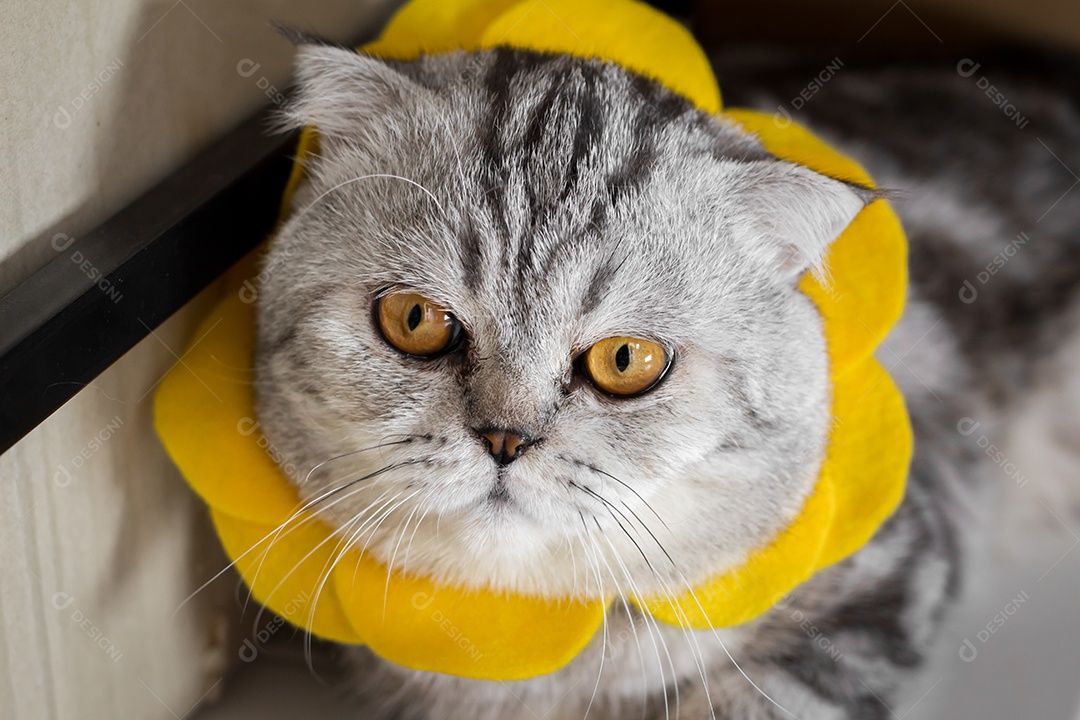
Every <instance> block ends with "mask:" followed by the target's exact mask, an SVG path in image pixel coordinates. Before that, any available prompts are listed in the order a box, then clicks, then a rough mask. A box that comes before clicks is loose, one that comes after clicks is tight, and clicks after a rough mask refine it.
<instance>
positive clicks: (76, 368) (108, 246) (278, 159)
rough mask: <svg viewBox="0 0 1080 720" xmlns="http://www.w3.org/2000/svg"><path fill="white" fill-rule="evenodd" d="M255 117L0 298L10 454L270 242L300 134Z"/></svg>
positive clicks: (0, 371)
mask: <svg viewBox="0 0 1080 720" xmlns="http://www.w3.org/2000/svg"><path fill="white" fill-rule="evenodd" d="M267 113H268V111H264V112H262V113H260V114H259V115H257V116H255V117H254V118H251V119H250V120H248V121H247V122H245V123H244V124H242V125H241V126H239V127H238V128H236V129H235V130H233V131H232V132H230V133H229V134H228V135H227V136H226V137H225V138H223V139H222V140H220V141H219V142H217V143H216V144H214V145H213V146H212V147H211V148H209V149H208V150H207V151H206V152H204V153H203V154H202V155H200V156H199V157H197V158H196V159H195V160H194V161H192V162H191V163H189V164H188V165H186V166H184V167H182V168H180V169H179V170H177V171H176V172H175V173H173V174H172V175H170V176H169V177H168V178H166V179H165V180H163V181H162V182H161V183H159V184H158V185H157V186H156V187H154V188H153V189H151V190H150V191H149V192H148V193H146V194H145V195H143V196H142V197H140V198H139V199H137V200H135V201H134V202H133V203H131V204H130V205H128V206H127V207H126V208H124V209H123V210H121V211H120V212H119V213H117V214H116V215H115V216H113V217H112V218H110V219H109V220H108V221H107V222H105V224H104V225H102V226H101V227H99V228H97V229H96V230H94V231H93V232H90V233H88V234H86V235H84V236H82V237H80V238H77V239H75V240H74V241H71V240H70V238H68V237H67V236H65V235H57V236H55V237H54V238H53V240H52V242H53V247H54V248H57V249H60V248H63V249H62V250H61V251H60V254H59V255H58V256H57V257H56V258H55V259H53V260H52V261H50V262H49V263H48V264H47V265H45V267H43V268H41V270H39V271H38V272H36V273H34V274H33V275H32V276H30V277H29V278H28V279H27V280H25V281H24V282H23V283H21V284H20V285H18V286H17V287H15V288H14V289H13V290H11V291H10V292H9V293H7V294H6V295H4V296H3V297H0V398H2V399H3V400H2V402H0V452H4V451H6V450H7V449H8V448H10V447H11V446H12V445H14V444H15V443H16V442H18V440H19V439H21V438H22V437H23V436H24V435H26V434H27V433H28V432H30V431H31V430H32V429H33V428H34V427H35V426H37V425H38V424H39V423H40V422H42V421H43V420H45V418H47V417H48V416H49V415H51V414H52V413H53V411H55V410H56V409H57V408H59V407H60V406H61V405H63V404H64V403H65V402H67V400H68V399H69V398H71V397H72V396H73V395H75V393H77V392H78V391H79V390H81V389H82V388H83V387H84V386H85V385H86V384H87V383H89V382H90V381H92V380H93V379H94V378H95V377H97V376H98V375H99V374H100V373H101V372H103V371H104V370H105V369H106V368H108V367H109V366H110V365H111V364H112V363H113V362H115V361H116V360H117V359H118V358H119V357H120V356H121V355H123V354H124V353H125V352H127V351H128V350H129V349H131V348H132V347H133V346H134V345H135V344H136V343H137V342H139V341H140V340H142V339H143V338H144V337H146V336H147V335H148V334H149V333H150V330H151V329H153V328H156V327H157V326H158V325H160V324H161V323H162V322H164V321H165V320H166V319H167V318H168V317H169V316H170V315H172V314H173V313H174V312H176V311H177V310H179V309H180V308H181V307H182V306H183V305H184V304H185V303H186V302H188V301H189V300H191V299H192V298H193V297H194V296H195V295H196V294H197V293H198V292H199V291H200V290H202V289H203V288H205V287H206V286H207V285H209V284H210V283H211V282H212V281H213V280H214V279H215V278H217V277H218V276H219V275H221V274H222V273H223V272H225V271H226V270H227V269H228V268H229V266H231V265H232V264H234V263H235V262H236V261H237V260H239V259H240V258H242V257H243V256H244V255H245V254H247V253H248V252H249V251H250V250H251V249H252V248H254V247H255V246H256V245H258V244H259V243H260V242H261V241H262V240H264V239H265V238H266V235H267V233H269V232H270V230H271V229H272V228H273V226H274V222H275V220H276V218H277V213H278V208H279V206H280V202H281V192H282V189H283V188H284V185H285V182H286V180H287V178H288V173H289V169H290V167H291V165H292V162H291V159H290V155H291V154H292V153H293V151H294V149H295V146H296V139H297V135H296V134H295V133H293V134H290V135H288V136H282V135H278V136H273V137H271V136H268V135H267V131H266V128H267V127H268V115H267Z"/></svg>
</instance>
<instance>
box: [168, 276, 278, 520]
mask: <svg viewBox="0 0 1080 720" xmlns="http://www.w3.org/2000/svg"><path fill="white" fill-rule="evenodd" d="M239 290H240V288H239V287H231V288H230V289H229V290H228V291H227V294H226V295H225V297H224V298H223V299H222V300H221V301H220V302H219V303H218V305H217V306H216V307H215V308H214V310H213V311H212V312H211V313H210V314H209V315H208V316H207V317H206V318H205V319H204V320H203V321H202V322H201V323H200V324H199V327H198V328H197V329H196V331H195V334H194V336H193V338H192V342H193V343H194V344H192V345H190V346H189V347H188V349H187V351H186V352H185V353H184V355H183V356H182V358H181V360H180V361H178V362H177V363H176V365H174V366H173V368H172V369H171V370H170V371H169V373H168V374H167V375H166V376H165V379H164V380H162V381H161V385H160V386H159V387H158V390H157V394H156V396H155V398H154V424H155V427H156V429H157V432H158V436H159V437H160V438H161V441H162V444H164V446H165V449H166V450H167V451H168V453H169V455H170V456H171V457H172V459H173V462H175V463H176V465H177V467H178V468H180V472H181V473H183V475H184V477H185V478H187V481H188V482H189V483H190V484H191V486H192V487H193V488H194V489H195V491H196V492H198V493H199V495H200V496H202V498H203V499H204V500H205V501H206V502H207V504H208V505H210V506H211V507H213V508H216V509H217V510H219V511H220V512H223V513H226V514H228V515H232V516H234V517H238V518H242V519H245V520H250V521H252V522H256V523H273V524H276V523H278V522H280V521H281V520H283V519H284V518H286V517H288V516H289V514H290V513H291V512H292V511H293V510H294V509H296V507H297V497H296V494H295V492H294V491H293V489H292V486H291V485H290V484H289V483H288V481H287V480H286V479H285V478H284V477H283V476H282V474H281V470H279V469H278V466H277V464H276V463H275V462H274V460H273V459H272V458H271V455H273V454H274V452H275V450H274V448H273V447H272V446H270V445H269V441H267V440H266V438H264V437H263V434H262V432H261V429H260V426H259V425H257V421H256V419H255V398H254V392H253V390H252V385H251V382H252V372H251V367H252V352H253V347H254V343H255V313H254V305H253V304H246V303H244V302H243V301H242V300H241V299H240V292H239ZM278 457H280V455H279V456H278Z"/></svg>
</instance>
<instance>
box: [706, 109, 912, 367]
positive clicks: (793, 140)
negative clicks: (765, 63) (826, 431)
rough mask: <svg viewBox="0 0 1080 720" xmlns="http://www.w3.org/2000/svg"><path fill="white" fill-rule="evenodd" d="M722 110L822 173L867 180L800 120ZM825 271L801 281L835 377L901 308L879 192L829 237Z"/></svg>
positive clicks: (900, 286)
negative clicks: (821, 323) (818, 318)
mask: <svg viewBox="0 0 1080 720" xmlns="http://www.w3.org/2000/svg"><path fill="white" fill-rule="evenodd" d="M721 117H724V118H728V119H730V120H733V121H735V122H736V123H738V124H739V125H741V126H742V127H743V128H744V129H746V130H748V131H750V132H752V133H754V134H755V135H757V137H758V138H759V139H760V140H761V142H762V144H763V145H764V146H765V149H766V150H768V151H769V152H771V153H773V154H774V155H776V156H777V157H780V158H783V159H785V160H790V161H792V162H795V163H798V164H800V165H805V166H806V167H808V168H810V169H811V170H815V171H817V172H820V173H822V174H825V175H828V176H829V177H834V178H838V179H841V180H848V181H852V182H857V183H860V184H862V185H866V186H868V187H873V183H872V181H871V180H870V177H869V176H868V175H867V174H866V171H865V170H863V169H862V168H861V167H859V165H858V163H856V162H855V161H853V160H851V159H850V158H847V157H845V156H843V155H841V154H840V153H838V152H836V151H835V150H834V149H832V148H831V147H829V146H828V145H826V144H825V143H824V142H822V141H821V140H819V139H818V138H817V137H816V136H814V135H813V134H812V133H810V132H809V131H808V130H806V129H805V128H803V127H800V126H798V125H795V124H792V123H791V121H789V120H784V119H783V118H780V117H778V116H772V115H767V114H765V113H760V112H756V111H752V110H741V109H740V110H727V111H725V112H724V113H723V115H722V116H721ZM825 268H826V273H827V279H826V281H825V282H824V283H819V282H818V280H817V279H816V278H814V277H813V276H811V275H807V276H806V277H804V278H803V280H802V283H801V284H800V288H801V289H802V290H803V292H805V293H806V294H807V295H809V296H810V297H811V298H812V299H813V300H814V303H815V304H816V305H817V306H818V309H819V310H820V311H821V314H822V316H823V318H824V319H825V338H826V341H827V342H828V347H829V356H830V361H831V366H832V373H833V376H834V377H839V376H841V375H843V374H844V373H845V372H847V371H848V370H849V369H850V368H851V367H853V366H854V365H855V364H856V363H858V362H860V361H861V360H863V359H865V358H867V357H869V356H870V354H871V353H872V352H873V350H874V348H875V347H877V346H878V344H880V343H881V341H882V340H883V339H884V338H885V335H886V334H887V333H888V332H889V329H890V328H892V326H893V325H894V324H895V323H896V321H897V320H898V319H899V317H900V313H901V312H902V311H903V308H904V301H905V299H906V298H905V294H906V288H907V242H906V240H905V238H904V232H903V229H902V228H901V226H900V220H899V219H898V218H897V217H896V214H895V213H894V212H893V211H892V208H890V207H889V206H888V204H887V203H886V202H885V201H884V200H875V201H874V202H872V203H870V204H869V205H868V206H867V207H866V208H864V209H863V211H862V212H861V213H859V215H858V216H857V217H856V218H855V220H854V221H852V223H851V224H850V225H849V226H848V227H847V229H846V230H845V231H844V232H843V234H841V235H840V237H839V238H837V239H836V241H835V242H834V243H833V244H832V247H831V248H830V249H829V253H828V255H827V256H826V259H825Z"/></svg>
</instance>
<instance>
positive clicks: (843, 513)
mask: <svg viewBox="0 0 1080 720" xmlns="http://www.w3.org/2000/svg"><path fill="white" fill-rule="evenodd" d="M833 408H834V410H833V423H834V427H833V431H832V433H831V434H830V436H829V451H828V460H827V461H826V463H825V466H824V467H823V468H822V470H821V473H822V479H823V480H828V481H830V482H831V483H832V484H833V487H834V488H835V492H836V500H837V502H836V508H837V511H836V515H835V517H834V518H833V522H832V525H831V527H830V528H829V537H828V541H827V542H826V544H825V547H824V549H823V551H822V554H821V558H820V561H819V567H825V566H826V565H830V564H832V563H834V562H838V561H840V560H842V559H844V558H845V557H847V556H848V555H850V554H851V553H853V552H855V551H856V550H858V549H859V548H861V547H862V546H863V545H865V544H866V542H867V541H868V540H869V539H870V537H871V536H872V535H873V534H874V533H875V532H876V531H877V529H878V528H879V527H880V526H881V523H883V522H884V521H885V519H886V518H888V517H889V516H890V515H892V513H893V512H894V511H895V510H896V508H897V506H898V505H899V504H900V501H901V500H902V499H903V497H904V485H905V482H906V480H907V474H908V467H909V465H910V463H911V453H912V449H913V442H914V441H913V437H912V432H911V424H910V422H909V420H908V414H907V409H906V408H905V406H904V398H903V396H902V395H901V394H900V391H899V390H898V389H897V388H896V385H895V384H894V383H893V381H892V378H891V377H889V374H888V373H887V372H885V370H884V369H883V368H882V367H881V365H879V364H878V363H877V362H876V361H875V360H873V359H869V360H867V361H865V362H862V363H859V365H857V366H856V367H855V368H853V369H852V370H851V371H850V372H848V373H847V374H845V375H844V376H843V377H842V378H838V379H837V380H836V384H835V386H834V390H833Z"/></svg>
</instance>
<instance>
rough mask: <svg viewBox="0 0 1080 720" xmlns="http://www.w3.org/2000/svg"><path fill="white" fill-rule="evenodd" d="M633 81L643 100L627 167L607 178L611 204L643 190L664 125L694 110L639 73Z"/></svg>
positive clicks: (636, 120)
mask: <svg viewBox="0 0 1080 720" xmlns="http://www.w3.org/2000/svg"><path fill="white" fill-rule="evenodd" d="M632 84H633V87H634V89H635V90H636V91H637V94H638V95H639V96H640V98H641V100H642V101H643V102H642V105H641V109H640V110H639V111H638V115H637V117H636V118H634V129H633V135H632V139H631V144H630V147H629V148H628V152H627V157H626V159H625V161H624V162H623V166H622V167H621V168H619V169H618V170H617V171H615V172H614V173H612V174H611V175H610V176H608V178H607V185H608V194H609V195H610V197H611V206H612V207H615V206H616V205H617V204H618V202H619V200H620V199H621V198H622V197H623V196H624V195H627V194H630V193H635V192H637V191H639V190H640V189H641V188H642V187H643V186H644V185H645V182H646V181H647V180H648V178H649V175H650V173H651V171H652V169H653V166H654V164H655V162H656V158H657V156H658V155H659V150H658V148H657V140H658V139H659V138H658V135H659V133H660V132H661V130H660V128H661V127H662V126H663V125H665V124H667V123H670V122H673V121H675V120H677V119H678V118H679V117H680V116H682V115H683V114H684V113H686V112H687V111H689V110H690V104H689V103H688V102H687V101H686V100H684V99H683V98H681V97H679V96H677V95H675V94H673V93H672V92H670V91H668V90H667V89H665V88H663V87H661V86H660V85H658V84H656V83H655V82H653V81H651V80H649V79H647V78H644V77H641V76H640V75H635V76H634V78H633V80H632Z"/></svg>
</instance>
